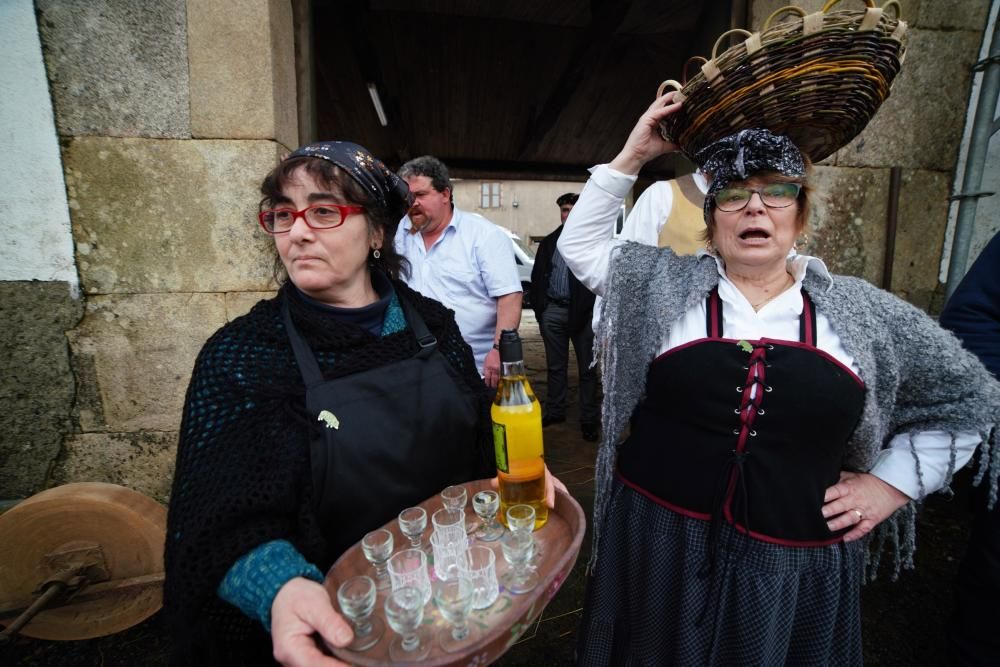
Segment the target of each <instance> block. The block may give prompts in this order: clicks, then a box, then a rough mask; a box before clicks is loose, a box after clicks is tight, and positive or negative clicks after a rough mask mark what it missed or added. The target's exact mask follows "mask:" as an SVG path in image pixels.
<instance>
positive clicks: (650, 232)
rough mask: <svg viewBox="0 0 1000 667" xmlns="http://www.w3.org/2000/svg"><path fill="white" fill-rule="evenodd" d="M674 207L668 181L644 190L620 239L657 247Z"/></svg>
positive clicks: (630, 212) (654, 184)
mask: <svg viewBox="0 0 1000 667" xmlns="http://www.w3.org/2000/svg"><path fill="white" fill-rule="evenodd" d="M673 206H674V193H673V190H671V189H670V183H669V182H668V181H657V182H656V183H653V184H652V185H650V186H649V187H648V188H646V189H645V190H643V192H642V194H641V195H639V198H638V199H636V200H635V205H634V206H633V207H632V210H631V211H629V214H628V219H626V220H625V224H624V225H623V226H622V232H621V234H619V236H618V237H619V238H622V239H628V240H629V241H635V242H637V243H645V244H646V245H651V246H655V245H658V244H659V239H660V230H661V229H663V225H664V223H665V222H666V221H667V218H668V217H669V216H670V211H671V210H672V209H673Z"/></svg>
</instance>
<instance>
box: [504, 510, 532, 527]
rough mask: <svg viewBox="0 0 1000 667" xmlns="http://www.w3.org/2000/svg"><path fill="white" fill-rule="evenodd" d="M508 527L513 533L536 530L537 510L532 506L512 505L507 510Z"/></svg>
mask: <svg viewBox="0 0 1000 667" xmlns="http://www.w3.org/2000/svg"><path fill="white" fill-rule="evenodd" d="M507 527H508V528H510V530H511V532H512V533H516V532H527V533H530V532H531V531H533V530H534V529H535V508H534V507H532V506H531V505H511V506H510V507H508V508H507Z"/></svg>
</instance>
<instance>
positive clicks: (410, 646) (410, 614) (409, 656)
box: [385, 586, 431, 662]
mask: <svg viewBox="0 0 1000 667" xmlns="http://www.w3.org/2000/svg"><path fill="white" fill-rule="evenodd" d="M385 618H386V620H387V621H389V626H390V627H391V628H392V629H393V630H394V631H395V632H396V633H397V634H398V635H399V637H396V638H395V639H393V640H392V643H390V644H389V658H390V659H391V660H392V661H393V662H418V661H420V660H423V659H424V658H426V657H427V655H428V654H429V653H430V652H431V647H430V644H429V643H428V642H425V641H422V640H421V637H420V633H419V632H418V630H419V628H420V624H421V623H423V620H424V596H423V593H421V592H420V589H418V588H413V587H412V586H404V587H403V588H397V589H396V590H394V591H392V592H391V593H389V595H388V596H387V597H386V598H385Z"/></svg>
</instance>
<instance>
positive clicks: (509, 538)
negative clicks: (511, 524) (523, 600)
mask: <svg viewBox="0 0 1000 667" xmlns="http://www.w3.org/2000/svg"><path fill="white" fill-rule="evenodd" d="M500 548H501V549H502V550H503V559H504V560H505V561H507V563H509V564H510V569H508V570H507V571H506V572H504V573H503V575H502V576H501V577H500V580H501V581H502V582H503V585H504V587H505V588H506V589H507V590H508V591H510V592H511V593H514V594H515V595H519V594H521V593H527V592H529V591H532V590H534V588H535V586H537V585H538V574H536V573H535V571H534V570H533V569H531V568H530V567H528V563H530V562H531V556H532V553H533V552H534V550H535V538H534V537H532V536H531V533H529V532H527V531H523V530H518V531H513V532H510V533H507V534H506V535H504V536H503V539H502V540H500Z"/></svg>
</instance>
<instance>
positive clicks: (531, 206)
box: [452, 179, 583, 243]
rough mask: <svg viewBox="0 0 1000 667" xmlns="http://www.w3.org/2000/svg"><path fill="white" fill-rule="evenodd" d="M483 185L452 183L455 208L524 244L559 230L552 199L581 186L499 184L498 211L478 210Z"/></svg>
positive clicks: (532, 183) (459, 181) (474, 182)
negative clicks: (498, 227) (513, 236)
mask: <svg viewBox="0 0 1000 667" xmlns="http://www.w3.org/2000/svg"><path fill="white" fill-rule="evenodd" d="M483 182H484V181H479V180H458V179H456V180H454V181H453V182H452V184H453V185H454V186H455V205H456V206H458V207H459V208H461V209H463V210H466V211H472V212H474V213H478V214H479V215H481V216H483V217H484V218H487V219H489V220H491V221H492V222H495V223H496V224H498V225H500V226H501V227H506V228H507V229H509V230H511V231H512V232H514V233H515V234H517V235H518V236H520V237H521V238H522V239H524V241H525V242H526V243H527V242H528V240H529V239H530V238H531V237H532V236H536V237H537V236H545V235H546V234H548V233H549V232H551V231H552V230H554V229H555V228H556V227H558V226H559V207H558V206H556V199H557V198H558V197H559V196H560V195H562V194H564V193H566V192H576V193H579V192H580V190H581V189H583V183H579V182H573V181H499V182H500V183H501V193H502V197H501V206H500V208H482V207H481V206H480V203H481V199H480V196H479V193H480V184H481V183H483ZM490 182H497V181H490ZM515 204H516V205H515Z"/></svg>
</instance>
